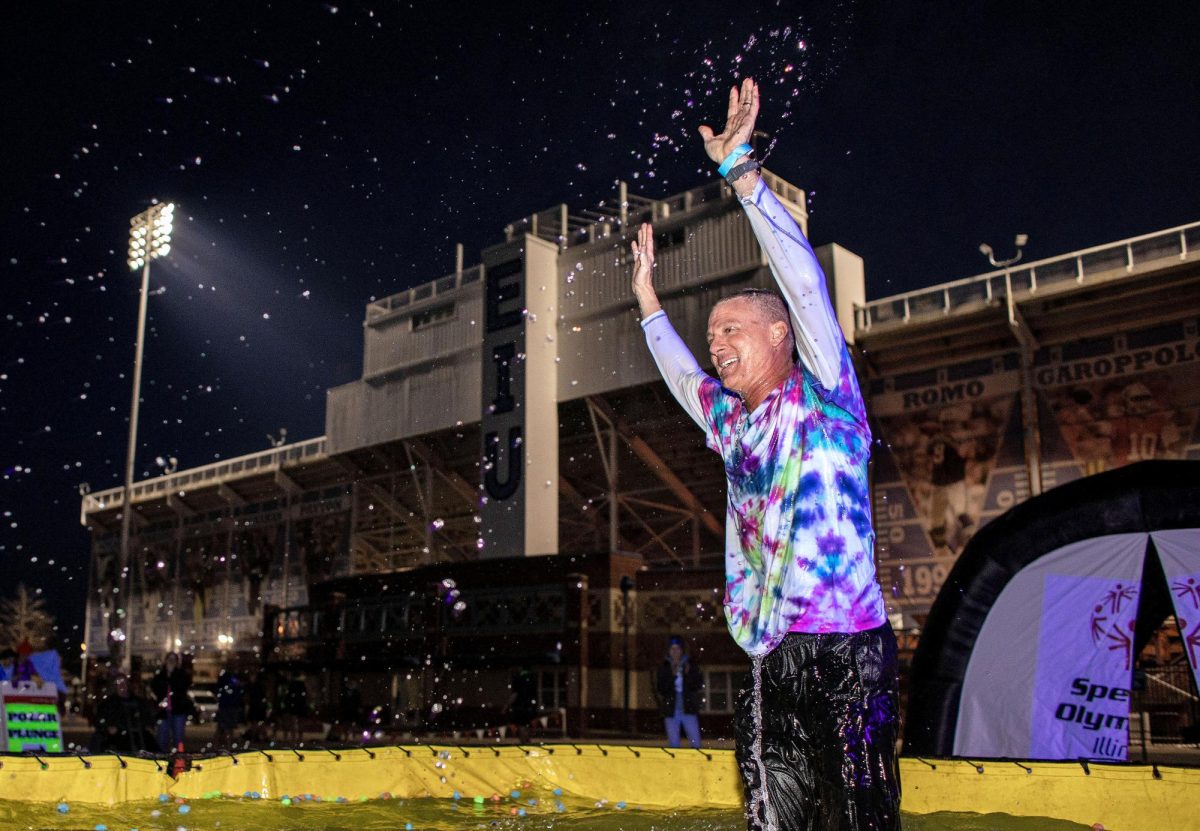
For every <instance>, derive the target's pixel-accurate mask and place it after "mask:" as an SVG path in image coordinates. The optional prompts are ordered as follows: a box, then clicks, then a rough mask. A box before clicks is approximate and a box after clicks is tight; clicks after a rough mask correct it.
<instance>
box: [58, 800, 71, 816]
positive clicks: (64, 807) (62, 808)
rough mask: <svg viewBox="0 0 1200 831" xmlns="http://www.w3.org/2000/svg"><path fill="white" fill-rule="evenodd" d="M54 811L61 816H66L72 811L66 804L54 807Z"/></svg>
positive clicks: (62, 803)
mask: <svg viewBox="0 0 1200 831" xmlns="http://www.w3.org/2000/svg"><path fill="white" fill-rule="evenodd" d="M54 810H56V811H58V812H59V813H60V814H65V813H66V812H67V811H69V810H71V806H70V805H68V804H67V803H65V802H60V803H58V804H57V805H55V806H54Z"/></svg>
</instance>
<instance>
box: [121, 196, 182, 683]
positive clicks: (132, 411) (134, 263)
mask: <svg viewBox="0 0 1200 831" xmlns="http://www.w3.org/2000/svg"><path fill="white" fill-rule="evenodd" d="M174 219H175V205H174V203H168V204H165V205H163V204H157V205H152V206H150V207H149V208H147V209H146V210H144V211H142V212H141V213H140V214H138V215H137V216H135V217H134V218H133V219H131V220H129V257H128V262H129V270H130V271H137V270H138V269H139V268H140V269H141V270H142V288H141V292H140V293H139V295H138V328H137V345H136V347H135V351H134V358H133V401H132V403H131V404H130V407H129V447H128V450H127V451H126V454H125V488H124V491H123V493H122V496H121V555H120V556H121V561H120V569H119V571H118V573H117V602H116V620H113V621H110V626H109V635H108V637H109V640H110V642H111V643H113V644H114V645H119V646H120V647H121V668H122V669H123V670H124V671H125V672H128V671H129V670H130V667H131V659H132V657H133V649H134V640H133V637H132V633H133V610H132V609H131V608H130V607H129V604H130V602H131V601H132V599H133V574H132V570H131V569H130V566H129V524H130V520H131V519H132V515H133V465H134V459H135V457H136V455H137V429H138V410H139V406H138V404H139V400H140V399H141V396H142V346H143V341H144V340H145V335H146V298H147V296H148V294H149V287H150V261H151V260H155V259H158V258H159V257H164V256H166V255H167V254H169V253H170V252H171V231H172V229H173V227H174V225H173V223H174Z"/></svg>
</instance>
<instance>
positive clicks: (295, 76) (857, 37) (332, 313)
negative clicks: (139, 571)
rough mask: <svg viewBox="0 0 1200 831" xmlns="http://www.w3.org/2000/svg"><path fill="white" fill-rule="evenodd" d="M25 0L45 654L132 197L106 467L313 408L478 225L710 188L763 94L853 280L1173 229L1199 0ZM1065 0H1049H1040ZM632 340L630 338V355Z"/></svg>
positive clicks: (10, 206) (34, 565)
mask: <svg viewBox="0 0 1200 831" xmlns="http://www.w3.org/2000/svg"><path fill="white" fill-rule="evenodd" d="M667 6H668V4H638V3H622V4H606V3H588V4H569V3H560V4H546V3H542V4H536V5H521V6H517V5H515V4H514V5H511V6H509V5H506V4H488V5H486V6H484V7H483V8H482V9H481V10H477V9H475V8H472V9H471V11H469V12H468V11H466V7H465V6H464V5H462V4H452V3H445V2H442V3H436V4H434V3H429V4H425V3H414V4H408V3H385V2H379V3H365V4H360V3H316V2H307V0H288V2H276V3H264V2H252V0H242V2H238V3H230V2H220V0H218V2H203V3H201V2H171V3H159V4H148V3H124V2H105V3H75V4H67V3H36V4H35V3H22V4H11V5H10V7H8V8H6V10H5V14H6V19H5V22H4V25H3V27H0V28H2V31H0V61H2V62H3V72H2V73H0V85H2V88H3V100H4V102H5V108H4V117H3V122H2V126H0V131H2V132H0V137H2V141H3V145H2V146H3V149H4V152H3V154H0V165H2V167H0V200H2V201H0V437H2V438H0V477H2V478H0V514H2V517H0V519H2V522H3V526H2V528H0V563H2V567H0V596H6V595H10V594H12V592H13V589H14V586H15V584H16V582H17V581H24V582H25V583H26V584H27V585H29V586H30V587H31V588H34V589H36V590H40V591H41V592H42V593H43V596H45V597H46V598H47V601H48V605H49V607H50V609H51V611H52V612H54V613H55V614H56V615H57V616H58V618H59V624H60V635H61V636H62V638H63V640H64V641H65V642H67V643H78V641H79V640H80V638H81V635H82V623H83V615H82V604H83V600H84V594H85V589H86V582H87V577H86V563H87V556H88V538H87V534H86V533H85V532H84V530H83V529H82V528H81V527H80V526H79V524H78V515H79V496H78V492H77V487H76V486H77V485H78V484H79V483H81V482H88V483H90V484H91V486H92V488H93V489H95V490H99V489H103V488H109V487H113V486H117V485H119V484H120V483H121V480H122V476H123V469H124V454H125V442H126V431H127V429H128V427H127V421H126V419H127V417H128V410H129V396H130V384H131V379H130V369H131V367H132V361H133V340H134V335H135V328H136V314H137V287H138V282H137V279H136V278H135V276H132V275H130V273H129V272H128V270H127V267H126V265H125V247H126V242H127V238H128V221H129V217H131V216H132V215H134V214H136V213H138V212H140V211H142V210H144V209H145V208H146V207H147V206H148V205H149V204H150V202H151V200H152V199H155V198H157V199H160V200H163V201H175V202H177V203H178V208H177V210H176V216H177V223H176V238H175V245H174V247H173V251H172V254H171V256H170V257H169V258H168V259H166V260H159V261H156V263H155V265H154V266H153V268H152V276H151V284H152V285H151V289H152V292H153V295H152V296H151V298H150V322H149V330H148V338H147V344H146V364H145V375H144V379H143V399H144V403H143V405H142V416H141V432H140V443H139V449H138V472H139V476H142V475H146V476H148V475H156V474H157V473H158V472H159V471H160V468H159V467H158V466H157V465H156V463H155V459H156V457H164V458H166V457H171V456H174V457H176V458H177V459H178V461H179V466H180V467H181V468H186V467H193V466H197V465H202V464H205V463H208V462H211V461H214V460H217V459H221V458H228V457H230V456H236V455H241V454H243V453H249V452H253V451H257V450H262V449H265V448H267V447H268V446H269V445H268V439H267V434H269V433H270V434H277V433H278V430H279V428H281V427H286V428H287V431H288V439H289V440H300V439H305V438H311V437H314V436H319V435H321V434H322V433H323V430H324V399H325V390H326V389H327V388H329V387H331V386H335V385H337V384H342V383H345V382H347V381H350V380H353V379H354V378H356V377H358V376H359V372H360V368H361V327H360V322H361V320H362V316H363V306H364V304H365V303H367V302H368V301H369V300H371V299H372V298H375V297H382V296H385V295H387V294H391V293H393V292H396V291H398V290H400V289H403V288H407V287H410V286H413V285H416V284H420V283H425V282H428V281H430V280H433V279H436V278H438V277H441V276H443V275H445V274H447V273H449V272H451V271H452V270H453V267H454V244H455V243H456V242H462V243H464V245H465V246H466V262H467V265H472V264H474V263H476V262H478V257H479V251H480V249H481V248H483V247H485V246H487V245H489V244H492V243H495V242H498V241H500V240H501V239H502V232H503V227H504V225H505V224H507V223H508V222H511V221H513V220H515V219H518V218H520V217H522V216H526V215H528V214H531V213H533V212H535V211H539V210H542V209H545V208H548V207H550V206H552V205H555V204H558V203H560V202H566V203H568V204H569V205H570V206H571V207H572V208H573V209H575V210H578V209H582V208H587V207H591V206H594V205H596V204H598V203H600V202H601V201H604V200H611V199H612V198H613V197H614V194H615V192H616V184H615V183H616V182H617V180H620V179H623V180H625V181H628V182H629V183H630V186H631V189H632V190H634V191H635V192H640V193H642V194H644V195H647V196H652V197H660V196H665V195H667V194H671V193H676V192H679V191H683V190H687V189H689V188H692V187H695V186H697V185H700V184H702V183H704V182H706V181H709V180H710V178H711V177H712V175H713V173H712V170H711V165H709V164H708V162H707V159H706V157H705V156H704V154H703V150H702V147H701V143H700V141H699V140H698V138H696V136H695V127H696V125H697V124H700V123H703V122H708V123H713V124H715V125H717V126H719V122H720V120H721V119H722V117H723V113H724V104H723V101H724V96H725V94H726V92H727V89H728V86H729V84H730V83H732V82H733V81H734V80H735V78H737V77H740V76H741V75H743V74H749V75H752V76H754V77H755V78H757V79H758V80H759V81H760V83H762V85H763V98H764V104H763V110H762V114H761V115H760V118H759V126H760V128H761V129H763V130H766V131H768V132H769V133H771V134H772V135H773V137H774V139H775V140H776V142H777V144H775V146H774V147H773V149H772V151H771V153H770V156H769V158H768V160H767V164H768V166H769V167H770V168H771V169H772V170H774V171H775V172H776V173H778V174H780V175H781V176H783V177H784V178H785V179H788V180H789V181H791V182H793V183H795V184H797V185H799V186H800V187H803V188H805V189H807V190H808V192H809V195H810V200H811V204H810V211H811V220H810V232H811V235H812V238H813V241H814V242H815V243H816V244H823V243H826V242H835V241H836V242H838V243H841V244H842V245H844V246H846V247H848V248H850V249H851V250H853V251H855V252H856V253H858V254H860V255H862V256H863V257H864V258H865V260H866V268H867V293H868V297H871V298H875V297H881V296H885V295H889V294H895V293H898V292H901V291H905V290H909V289H913V288H918V287H921V286H925V285H930V284H934V283H940V282H945V281H947V280H951V279H954V278H958V277H963V276H968V275H971V274H975V273H979V272H982V271H985V270H988V266H987V264H986V261H985V260H984V259H983V257H982V256H981V255H980V254H979V252H978V245H979V243H981V242H990V243H991V244H992V245H993V246H994V247H995V248H996V249H997V252H998V254H1000V255H1001V256H1007V255H1008V254H1009V253H1011V251H1012V239H1013V236H1014V235H1015V234H1016V233H1018V232H1024V233H1028V234H1029V235H1030V239H1031V241H1030V244H1029V246H1028V249H1027V258H1040V257H1046V256H1051V255H1054V254H1058V253H1064V252H1067V251H1070V250H1074V249H1077V248H1083V247H1087V246H1091V245H1096V244H1101V243H1105V242H1110V241H1113V240H1116V239H1121V238H1124V237H1128V236H1133V235H1136V234H1141V233H1146V232H1150V231H1155V230H1158V229H1161V228H1165V227H1169V226H1173V225H1178V224H1183V223H1186V222H1191V221H1195V220H1197V219H1200V202H1198V198H1200V163H1198V154H1200V88H1198V87H1200V59H1198V58H1197V57H1196V55H1197V50H1196V48H1195V39H1196V34H1197V32H1200V4H1196V3H1160V4H1135V3H1121V4H1091V3H1089V4H1083V3H1078V4H1034V3H1014V2H1011V0H1007V1H1006V2H961V3H953V4H949V3H928V2H919V3H918V2H890V3H874V2H858V3H853V2H841V3H835V2H827V3H762V4H756V3H750V2H740V3H736V4H734V3H723V4H716V3H710V2H689V3H686V4H671V5H670V8H671V9H673V10H672V11H670V12H667V11H664V10H663V9H664V8H666V7H667ZM1060 6H1069V7H1070V8H1065V9H1064V8H1059V7H1060ZM630 346H631V348H635V349H638V348H643V347H642V345H641V344H640V343H639V344H631V345H630Z"/></svg>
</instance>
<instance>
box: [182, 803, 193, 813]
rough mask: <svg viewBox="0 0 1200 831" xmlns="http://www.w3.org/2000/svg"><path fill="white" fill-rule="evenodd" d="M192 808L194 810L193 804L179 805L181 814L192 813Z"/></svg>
mask: <svg viewBox="0 0 1200 831" xmlns="http://www.w3.org/2000/svg"><path fill="white" fill-rule="evenodd" d="M191 810H192V806H191V805H180V806H179V813H181V814H186V813H190V812H191Z"/></svg>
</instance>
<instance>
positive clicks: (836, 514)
mask: <svg viewBox="0 0 1200 831" xmlns="http://www.w3.org/2000/svg"><path fill="white" fill-rule="evenodd" d="M758 108H759V91H758V87H757V85H755V83H754V81H753V80H751V79H749V78H747V79H745V80H744V81H743V82H742V84H741V86H740V88H739V87H737V86H735V87H734V88H733V89H731V90H730V93H729V111H728V114H727V120H726V123H725V129H724V131H723V132H721V133H719V134H716V133H714V131H713V130H712V129H711V128H709V127H701V128H700V134H701V136H702V137H703V139H704V149H705V152H707V153H708V155H709V157H710V158H711V159H712V160H713V162H714V163H717V164H719V165H720V167H719V172H720V174H721V175H722V176H725V177H726V178H727V179H728V180H729V182H730V184H731V185H732V187H733V189H734V191H735V192H736V194H737V196H738V198H739V199H740V201H741V203H742V206H743V207H744V208H745V211H746V215H747V217H748V218H749V220H750V225H751V227H752V228H753V230H754V234H755V236H756V237H757V238H758V241H759V244H760V245H761V246H762V247H763V249H764V250H765V251H766V253H767V256H768V259H769V260H770V264H771V272H772V273H773V274H774V277H775V281H776V283H777V284H778V286H779V289H780V291H781V292H782V297H780V296H779V295H778V294H775V293H774V292H770V291H765V290H760V289H748V290H744V291H741V292H738V293H736V294H733V295H731V296H729V297H726V298H724V299H722V300H721V301H720V302H718V303H717V304H716V306H715V307H714V308H713V310H712V313H711V314H710V315H709V318H708V350H709V357H710V358H711V359H712V363H713V366H714V368H715V369H716V374H717V376H718V378H719V380H718V379H717V378H713V377H711V376H709V375H707V374H706V373H705V372H704V371H703V370H702V369H701V368H700V365H699V364H698V363H697V362H696V359H695V357H693V355H692V354H691V352H689V350H688V348H687V347H686V346H685V345H684V343H683V341H682V340H681V339H680V338H679V336H678V335H677V334H676V332H675V330H674V328H672V326H671V323H670V321H669V320H667V317H666V313H665V312H664V311H663V309H662V306H661V305H660V303H659V301H658V296H657V294H656V293H655V290H654V285H653V275H654V234H653V229H652V228H651V226H649V225H643V226H642V227H641V228H640V230H639V232H638V239H637V241H636V242H634V243H633V246H632V247H633V254H634V262H635V265H634V275H633V292H634V295H635V296H636V297H637V301H638V305H639V307H640V309H641V314H642V328H643V329H644V330H645V333H646V342H647V343H648V344H649V347H650V350H651V352H652V353H653V355H654V360H655V362H656V363H657V364H658V368H659V371H660V372H662V375H663V378H664V379H665V380H666V382H667V385H668V386H669V387H670V389H671V393H672V394H673V395H674V396H675V398H676V400H677V401H678V402H679V403H680V405H682V406H683V408H684V410H686V411H687V413H688V415H690V416H691V417H692V419H693V420H694V421H695V422H696V424H698V425H699V426H700V428H701V429H702V430H703V431H704V432H705V435H706V438H707V442H708V446H709V447H711V448H712V449H713V450H715V451H716V452H718V453H720V454H721V458H722V460H723V461H724V463H725V472H726V475H727V477H728V500H727V515H726V543H725V552H726V553H725V580H726V586H725V616H726V619H727V621H728V624H729V631H730V633H731V634H732V635H733V637H734V639H735V640H736V641H737V643H738V645H739V646H741V647H742V649H744V650H745V651H746V653H747V654H748V655H749V656H750V657H751V659H752V663H753V666H754V673H753V683H752V684H750V683H748V684H747V686H746V687H745V688H744V689H743V690H742V691H741V694H740V696H739V700H738V707H737V716H736V733H737V761H738V767H739V769H740V771H741V774H742V779H743V782H744V784H745V788H746V799H747V812H746V816H747V822H748V826H749V828H750V829H751V831H755V829H778V831H800V829H810V828H811V829H895V828H899V827H900V813H899V810H900V808H899V803H900V781H899V770H898V767H897V763H896V757H895V746H896V731H897V720H898V713H897V708H898V704H897V697H898V696H897V681H896V640H895V637H894V635H893V634H892V631H891V628H890V627H889V625H888V622H887V616H886V615H885V613H884V606H883V596H882V593H881V592H880V590H879V584H878V582H877V581H876V579H875V565H874V560H873V557H872V554H873V547H874V540H875V532H874V530H873V528H872V525H871V505H870V496H869V490H868V480H867V463H868V460H869V458H870V450H871V433H870V429H869V427H868V426H867V417H866V411H865V408H864V405H863V399H862V394H861V392H860V391H859V387H858V380H857V378H856V376H855V373H854V367H853V365H852V364H851V361H850V354H849V351H848V350H847V348H846V343H845V341H844V339H843V337H842V333H841V330H840V329H839V327H838V322H837V318H836V316H835V315H834V311H833V307H832V304H831V303H830V300H829V293H828V290H827V288H826V285H825V277H824V274H823V273H822V272H821V268H820V266H819V265H818V263H817V259H816V257H815V256H814V254H813V251H812V248H811V246H810V245H809V244H808V241H807V240H805V238H804V236H803V234H802V233H801V232H800V229H799V228H798V227H797V225H796V222H795V220H793V219H792V217H791V215H790V214H789V213H788V212H787V210H786V209H785V208H784V207H783V205H781V204H780V202H779V200H777V199H776V198H775V195H774V194H773V193H772V192H771V190H770V189H769V188H768V187H767V186H766V185H765V183H764V182H763V180H762V178H761V177H760V176H759V174H758V165H757V163H756V162H754V161H752V160H751V159H750V158H749V155H750V147H749V145H748V144H747V142H748V141H749V140H750V136H751V134H752V132H753V130H754V122H755V118H756V117H757V115H758ZM789 313H790V314H789ZM794 349H795V350H797V351H798V352H799V355H800V360H799V361H796V360H795V358H794V351H793V350H794Z"/></svg>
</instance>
